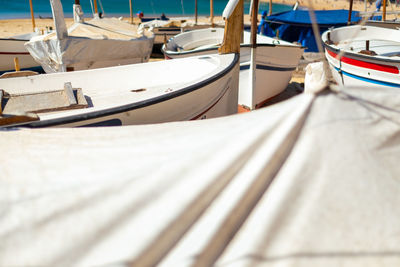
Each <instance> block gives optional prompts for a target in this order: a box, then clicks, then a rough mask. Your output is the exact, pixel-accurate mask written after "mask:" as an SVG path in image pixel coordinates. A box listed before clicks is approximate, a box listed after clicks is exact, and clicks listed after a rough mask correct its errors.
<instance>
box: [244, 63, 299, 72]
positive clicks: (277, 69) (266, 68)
mask: <svg viewBox="0 0 400 267" xmlns="http://www.w3.org/2000/svg"><path fill="white" fill-rule="evenodd" d="M256 68H257V69H259V70H273V71H294V70H295V69H296V67H292V68H280V67H272V66H267V65H261V64H257V66H256ZM248 69H250V64H246V65H241V66H240V70H248Z"/></svg>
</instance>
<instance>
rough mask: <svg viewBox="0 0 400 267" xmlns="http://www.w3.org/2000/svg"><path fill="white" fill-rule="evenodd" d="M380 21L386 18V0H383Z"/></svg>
mask: <svg viewBox="0 0 400 267" xmlns="http://www.w3.org/2000/svg"><path fill="white" fill-rule="evenodd" d="M382 13H383V14H382V21H385V20H386V0H383V10H382Z"/></svg>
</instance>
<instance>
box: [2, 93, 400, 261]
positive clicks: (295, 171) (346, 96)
mask: <svg viewBox="0 0 400 267" xmlns="http://www.w3.org/2000/svg"><path fill="white" fill-rule="evenodd" d="M399 111H400V100H399V98H398V92H396V90H383V89H382V90H370V89H366V90H364V89H363V90H361V89H348V90H347V91H346V92H340V93H335V92H332V91H323V92H321V93H319V94H318V95H317V96H313V95H311V94H303V95H300V96H298V97H295V98H292V99H290V100H288V101H286V102H283V103H280V104H277V105H274V106H271V107H268V108H264V109H261V110H257V111H254V112H251V113H247V114H240V115H234V116H229V117H224V118H219V119H210V120H204V121H193V122H176V123H164V124H155V125H144V126H129V127H110V128H78V129H33V130H30V129H13V130H1V131H0V146H1V147H2V148H3V153H2V154H1V155H0V162H1V164H0V173H1V174H2V175H1V177H0V204H1V205H0V212H1V216H0V238H1V242H0V266H38V265H41V266H55V265H57V266H63V265H66V266H131V265H137V266H147V265H160V266H189V265H194V266H212V265H214V266H397V265H399V264H400V237H399V233H400V221H399V218H400V209H399V208H398V206H399V205H400V182H399V177H400V167H399V164H398V163H397V161H398V156H399V155H400V154H399V153H400V135H399V130H400V127H399V125H400V124H399V123H400V117H399Z"/></svg>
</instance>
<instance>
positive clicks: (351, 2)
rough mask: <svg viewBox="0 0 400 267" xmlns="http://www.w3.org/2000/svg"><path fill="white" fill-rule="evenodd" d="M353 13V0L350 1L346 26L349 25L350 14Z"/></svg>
mask: <svg viewBox="0 0 400 267" xmlns="http://www.w3.org/2000/svg"><path fill="white" fill-rule="evenodd" d="M352 12H353V0H350V8H349V17H348V18H347V25H350V23H351V13H352Z"/></svg>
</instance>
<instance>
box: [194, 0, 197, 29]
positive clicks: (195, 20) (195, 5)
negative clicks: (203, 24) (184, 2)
mask: <svg viewBox="0 0 400 267" xmlns="http://www.w3.org/2000/svg"><path fill="white" fill-rule="evenodd" d="M194 24H196V25H197V0H195V1H194Z"/></svg>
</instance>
